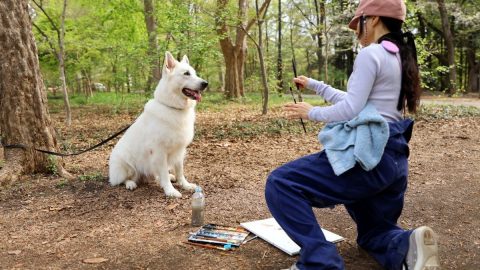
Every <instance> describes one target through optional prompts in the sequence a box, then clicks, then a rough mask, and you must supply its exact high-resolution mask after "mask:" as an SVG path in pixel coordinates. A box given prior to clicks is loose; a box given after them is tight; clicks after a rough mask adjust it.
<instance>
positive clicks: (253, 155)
mask: <svg viewBox="0 0 480 270" xmlns="http://www.w3.org/2000/svg"><path fill="white" fill-rule="evenodd" d="M257 111H260V110H257ZM73 115H74V119H76V120H74V122H73V125H72V126H71V127H70V128H67V127H65V126H64V124H63V121H62V117H63V114H62V113H58V114H56V113H54V114H52V117H53V120H54V124H55V126H56V127H58V133H59V135H60V136H59V137H60V140H61V141H62V142H63V146H66V147H71V146H75V147H76V148H77V149H83V148H85V147H87V146H89V145H93V144H94V143H96V142H98V141H100V140H102V139H104V138H106V137H108V135H110V134H112V133H114V132H115V131H116V130H119V129H120V127H123V126H124V125H126V124H128V123H130V122H131V121H132V120H133V119H134V116H135V115H136V112H134V113H130V114H127V113H120V114H112V112H111V111H110V110H109V109H101V108H97V109H94V108H83V109H75V110H74V114H73ZM197 115H198V117H197V119H198V121H197V124H196V126H197V131H199V132H200V133H201V136H200V135H199V136H196V138H195V139H194V142H193V143H192V144H191V145H190V147H189V150H188V156H187V159H186V175H187V177H188V178H189V179H190V180H191V181H192V182H195V183H197V184H199V185H201V186H202V187H203V189H204V190H205V193H206V199H207V211H206V221H207V222H209V223H217V224H225V225H232V226H233V225H238V224H239V223H240V222H244V221H250V220H254V219H259V218H267V217H270V214H269V211H268V209H267V207H266V205H265V200H264V185H265V180H266V178H267V175H268V173H269V172H270V171H271V170H272V169H274V168H276V167H277V166H279V165H281V164H283V163H285V162H287V161H290V160H292V159H295V158H298V157H301V156H303V155H306V154H309V153H313V152H316V151H320V150H321V146H320V145H319V143H318V142H317V140H316V130H317V129H318V128H320V127H321V126H312V125H313V124H312V123H308V125H309V131H308V134H303V133H301V132H281V133H279V134H274V133H265V132H263V133H262V132H259V134H257V135H251V136H244V137H238V136H223V137H222V136H219V135H218V134H222V133H221V132H223V131H225V134H227V133H228V132H227V131H228V130H227V129H228V128H229V127H231V124H232V123H235V122H236V121H245V122H252V123H258V124H260V125H261V124H262V122H263V121H272V119H276V118H279V117H280V113H279V112H278V111H273V112H271V113H270V114H269V116H268V117H262V116H259V115H258V114H257V112H252V111H248V110H245V109H232V110H229V112H200V113H198V114H197ZM296 124H297V123H296ZM113 145H114V142H112V143H110V144H109V145H107V146H105V147H102V148H99V149H98V150H95V151H91V152H88V153H85V154H82V155H80V156H76V157H68V158H65V159H64V161H65V167H66V169H67V170H69V171H70V172H71V173H73V174H74V175H75V176H76V179H74V180H66V179H62V178H60V177H58V176H46V175H31V176H26V177H25V178H24V179H23V180H22V181H20V182H18V183H15V184H13V185H11V186H8V187H1V190H0V232H1V233H0V269H282V268H287V267H289V266H290V265H291V264H292V263H293V262H294V261H295V260H296V258H295V257H290V256H288V255H286V254H285V253H283V252H281V251H279V250H278V249H276V248H275V247H273V246H271V245H269V244H267V243H266V242H264V241H263V240H260V239H256V240H253V241H251V242H248V243H247V244H245V245H242V246H241V247H240V248H238V249H236V250H234V251H229V252H224V251H218V250H211V249H204V248H199V247H193V246H189V245H186V244H184V242H185V241H186V239H187V237H188V233H189V232H193V231H195V230H196V229H197V228H194V227H191V226H190V224H189V222H190V213H191V212H190V197H191V193H188V192H185V191H183V192H182V193H183V198H181V199H167V198H165V196H164V194H163V191H162V190H161V188H160V187H159V186H158V185H157V184H155V183H154V182H152V181H150V182H146V183H144V184H143V185H140V186H139V188H138V189H136V190H135V191H128V190H126V189H125V188H124V187H111V186H109V185H108V156H109V153H110V151H111V149H112V147H113ZM410 145H411V156H410V179H409V188H408V191H407V194H406V199H405V208H404V211H403V214H402V216H401V218H400V220H399V222H400V224H401V225H402V226H403V227H405V228H415V227H417V226H421V225H428V226H431V227H432V228H433V229H434V230H435V231H436V232H437V233H438V234H439V236H440V260H441V262H442V265H443V268H442V269H470V270H475V269H480V211H479V210H480V118H478V117H477V118H455V119H450V120H430V121H426V120H420V121H417V122H416V126H415V128H414V136H413V138H412V141H411V144H410ZM315 213H316V214H317V218H318V221H319V223H320V224H321V225H322V226H324V227H325V228H326V229H328V230H331V231H333V232H335V233H338V234H340V235H342V236H344V237H346V241H343V242H341V243H339V244H338V249H339V252H340V254H341V255H342V257H343V258H344V260H345V263H346V269H356V270H367V269H368V270H371V269H380V267H379V266H378V265H377V263H376V262H375V261H373V260H372V259H371V258H370V257H369V256H368V255H366V254H365V253H363V252H362V251H360V250H359V249H358V248H357V245H356V243H355V235H356V229H355V225H354V223H353V222H352V220H351V219H350V218H349V216H348V214H347V213H346V211H345V209H344V208H343V207H342V206H338V207H336V208H334V209H316V210H315Z"/></svg>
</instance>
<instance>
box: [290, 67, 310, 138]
mask: <svg viewBox="0 0 480 270" xmlns="http://www.w3.org/2000/svg"><path fill="white" fill-rule="evenodd" d="M292 67H293V76H294V77H295V78H296V77H297V64H296V63H295V59H293V58H292ZM295 86H296V87H297V91H300V87H299V86H298V83H295ZM290 94H292V98H293V102H294V103H295V104H297V100H296V99H295V95H294V94H293V90H292V87H291V86H290ZM300 123H302V127H303V131H304V132H305V133H307V129H306V128H305V124H304V123H303V119H302V118H301V117H300Z"/></svg>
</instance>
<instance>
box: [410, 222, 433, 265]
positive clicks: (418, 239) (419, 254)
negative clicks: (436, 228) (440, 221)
mask: <svg viewBox="0 0 480 270" xmlns="http://www.w3.org/2000/svg"><path fill="white" fill-rule="evenodd" d="M408 242H409V247H408V252H407V258H406V264H407V268H405V267H404V269H405V270H440V262H439V260H438V236H437V234H436V233H435V232H433V230H432V229H431V228H429V227H426V226H422V227H419V228H417V229H415V230H413V232H412V234H411V235H410V239H409V241H408Z"/></svg>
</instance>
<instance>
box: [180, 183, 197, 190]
mask: <svg viewBox="0 0 480 270" xmlns="http://www.w3.org/2000/svg"><path fill="white" fill-rule="evenodd" d="M196 187H197V185H195V184H192V183H189V182H185V183H183V184H182V188H183V189H185V190H195V188H196Z"/></svg>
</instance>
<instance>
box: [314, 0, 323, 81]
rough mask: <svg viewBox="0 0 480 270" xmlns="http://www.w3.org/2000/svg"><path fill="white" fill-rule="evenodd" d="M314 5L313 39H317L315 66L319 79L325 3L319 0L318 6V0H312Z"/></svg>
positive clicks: (321, 65)
mask: <svg viewBox="0 0 480 270" xmlns="http://www.w3.org/2000/svg"><path fill="white" fill-rule="evenodd" d="M314 4H315V13H316V14H315V15H316V26H317V27H316V29H315V37H316V39H317V51H316V53H317V66H318V76H319V77H320V76H321V74H322V68H323V55H322V47H323V40H322V32H323V31H322V28H323V22H324V20H325V15H324V12H325V3H324V2H323V1H322V0H321V1H320V4H319V3H318V0H314Z"/></svg>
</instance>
